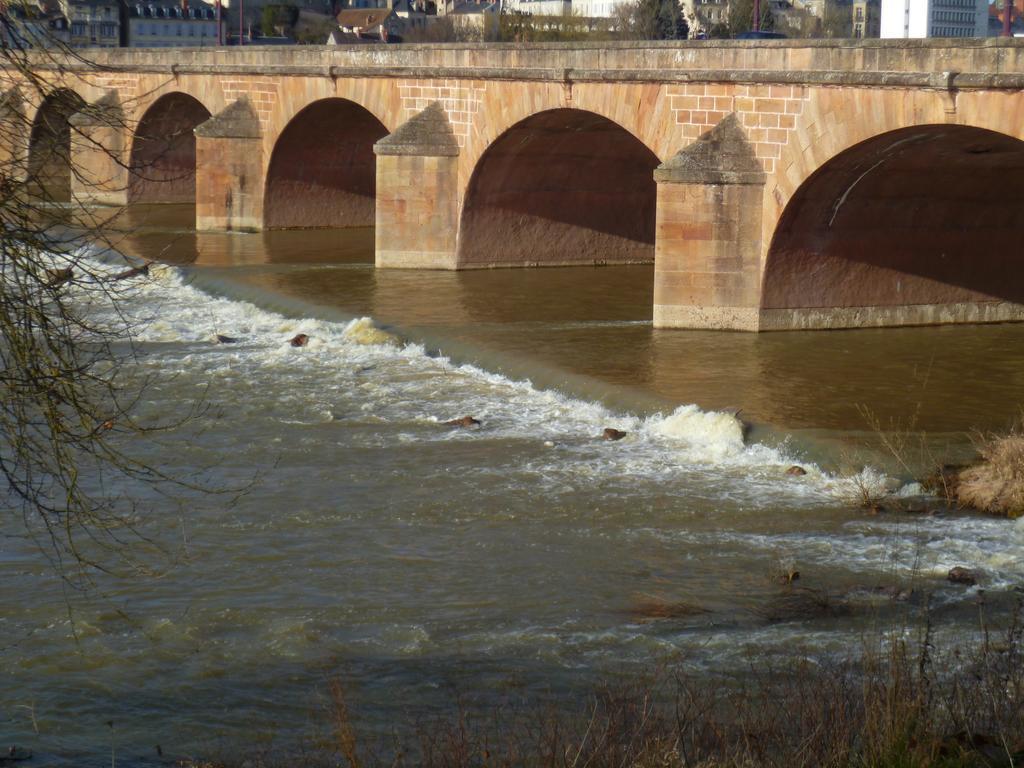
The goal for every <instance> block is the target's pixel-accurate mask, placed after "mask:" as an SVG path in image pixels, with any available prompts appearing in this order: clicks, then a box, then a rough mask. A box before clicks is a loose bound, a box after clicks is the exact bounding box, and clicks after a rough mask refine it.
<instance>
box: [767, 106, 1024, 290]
mask: <svg viewBox="0 0 1024 768" xmlns="http://www.w3.org/2000/svg"><path fill="white" fill-rule="evenodd" d="M1022 237H1024V142H1022V141H1019V140H1017V139H1015V138H1012V137H1010V136H1006V135H1004V134H1001V133H995V132H993V131H988V130H984V129H981V128H972V127H967V126H958V125H926V126H920V127H915V128H905V129H901V130H898V131H893V132H891V133H886V134H883V135H881V136H876V137H875V138H872V139H869V140H868V141H865V142H863V143H861V144H858V145H856V146H854V147H852V148H850V149H848V150H846V151H845V152H842V153H840V154H839V155H837V156H836V157H834V158H833V159H832V160H830V161H829V162H828V163H826V164H825V165H824V166H822V167H821V168H820V169H819V170H818V171H816V172H815V173H814V174H812V175H811V176H810V177H809V178H808V179H807V180H806V181H805V182H804V183H803V185H801V187H800V188H799V189H798V190H797V192H796V194H795V195H794V196H793V198H792V200H791V201H790V202H789V204H788V205H787V206H786V209H785V211H784V212H783V215H782V217H781V219H780V220H779V224H778V227H777V228H776V230H775V235H774V237H773V238H772V243H771V248H770V249H769V252H768V259H767V262H766V264H765V274H764V282H763V291H762V308H764V309H796V308H843V307H887V306H903V305H946V304H952V303H962V302H994V301H1010V302H1015V303H1024V271H1022V265H1021V261H1020V247H1021V240H1022Z"/></svg>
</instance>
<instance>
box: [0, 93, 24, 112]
mask: <svg viewBox="0 0 1024 768" xmlns="http://www.w3.org/2000/svg"><path fill="white" fill-rule="evenodd" d="M24 118H25V102H24V99H23V98H22V96H21V91H20V90H19V89H18V88H8V89H7V90H6V91H4V92H3V95H0V120H23V119H24Z"/></svg>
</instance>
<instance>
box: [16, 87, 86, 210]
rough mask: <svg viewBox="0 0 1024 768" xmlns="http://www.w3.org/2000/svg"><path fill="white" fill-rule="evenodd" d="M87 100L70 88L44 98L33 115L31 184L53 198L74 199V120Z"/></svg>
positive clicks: (54, 199) (30, 135) (49, 198)
mask: <svg viewBox="0 0 1024 768" xmlns="http://www.w3.org/2000/svg"><path fill="white" fill-rule="evenodd" d="M84 106H85V100H84V99H83V98H82V97H81V96H79V95H78V94H77V93H75V92H74V91H72V90H70V89H68V88H61V89H58V90H55V91H54V92H53V93H50V94H48V95H47V96H46V98H44V99H43V101H42V103H41V104H40V105H39V108H38V109H37V110H36V113H35V116H34V117H33V119H32V130H31V131H30V134H29V145H28V169H27V170H28V176H27V182H28V188H29V190H30V192H31V193H32V194H34V195H38V196H40V197H42V198H44V199H45V200H49V201H54V202H67V201H69V200H70V199H71V174H72V165H71V124H70V123H69V122H68V118H70V117H71V115H73V114H74V113H75V112H78V111H79V110H80V109H81V108H82V107H84Z"/></svg>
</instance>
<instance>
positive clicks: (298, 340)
mask: <svg viewBox="0 0 1024 768" xmlns="http://www.w3.org/2000/svg"><path fill="white" fill-rule="evenodd" d="M288 343H289V344H291V345H292V346H293V347H304V346H306V345H307V344H309V336H307V335H306V334H304V333H298V334H296V335H295V336H292V340H291V341H289V342H288Z"/></svg>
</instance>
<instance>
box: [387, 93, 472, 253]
mask: <svg viewBox="0 0 1024 768" xmlns="http://www.w3.org/2000/svg"><path fill="white" fill-rule="evenodd" d="M373 151H374V152H375V153H376V155H377V203H376V235H375V237H376V248H375V251H376V264H377V266H378V267H385V268H386V267H400V268H412V269H455V268H456V267H457V264H458V262H457V252H456V245H457V233H458V230H459V206H458V175H459V172H458V162H459V157H458V155H459V145H458V142H457V141H456V140H455V134H454V133H453V132H452V127H451V124H450V123H449V122H448V117H447V115H446V114H445V112H444V109H442V107H441V105H440V103H438V102H436V101H435V102H433V103H432V104H430V105H429V106H427V108H426V109H424V110H423V111H422V112H420V113H418V114H417V115H415V116H414V117H412V118H410V119H409V120H408V121H407V122H405V123H403V124H402V125H400V126H399V127H398V128H397V129H396V130H395V131H394V133H391V134H389V135H388V136H385V137H384V138H383V139H381V140H380V141H378V142H377V143H376V144H374V145H373Z"/></svg>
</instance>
